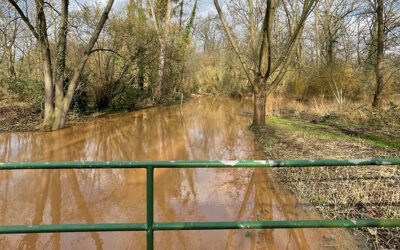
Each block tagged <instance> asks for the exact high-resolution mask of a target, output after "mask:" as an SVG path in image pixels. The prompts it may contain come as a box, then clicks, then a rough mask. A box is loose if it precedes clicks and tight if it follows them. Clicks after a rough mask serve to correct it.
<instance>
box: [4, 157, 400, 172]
mask: <svg viewBox="0 0 400 250" xmlns="http://www.w3.org/2000/svg"><path fill="white" fill-rule="evenodd" d="M386 165H400V158H391V159H384V158H375V159H352V160H284V161H273V160H254V161H113V162H105V161H101V162H90V161H73V162H3V163H0V170H17V169H99V168H147V167H154V168H232V167H240V168H265V167H275V168H276V167H334V166H386Z"/></svg>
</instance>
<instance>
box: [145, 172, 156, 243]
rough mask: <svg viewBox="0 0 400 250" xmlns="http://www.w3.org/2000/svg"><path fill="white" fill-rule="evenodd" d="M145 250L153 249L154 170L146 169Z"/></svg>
mask: <svg viewBox="0 0 400 250" xmlns="http://www.w3.org/2000/svg"><path fill="white" fill-rule="evenodd" d="M146 193H147V200H146V202H147V221H146V231H147V250H153V249H154V230H153V223H154V168H153V167H147V191H146Z"/></svg>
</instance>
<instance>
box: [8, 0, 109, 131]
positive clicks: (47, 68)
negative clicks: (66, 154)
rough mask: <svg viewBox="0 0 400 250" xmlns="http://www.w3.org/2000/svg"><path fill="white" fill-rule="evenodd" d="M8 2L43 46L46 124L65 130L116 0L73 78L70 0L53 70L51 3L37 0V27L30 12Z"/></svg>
mask: <svg viewBox="0 0 400 250" xmlns="http://www.w3.org/2000/svg"><path fill="white" fill-rule="evenodd" d="M8 2H9V3H10V4H11V5H12V6H13V7H14V8H15V10H16V11H17V12H18V14H19V15H20V17H21V18H22V20H23V21H24V22H25V24H26V25H27V26H28V28H29V30H30V31H31V32H32V34H33V36H34V37H35V38H36V40H37V42H38V44H39V46H40V50H41V55H42V63H43V72H44V76H43V77H44V83H45V112H44V121H43V126H44V127H47V128H51V129H52V130H58V129H62V128H64V126H65V120H66V117H67V114H68V111H69V108H70V106H71V102H72V98H73V96H74V93H75V90H76V88H77V85H78V84H79V80H80V76H81V74H82V72H83V69H84V67H85V64H86V62H87V60H88V59H89V56H90V54H91V53H92V49H93V47H94V45H95V43H96V41H97V39H98V38H99V35H100V32H101V30H102V29H103V26H104V24H105V22H106V21H107V19H108V15H109V12H110V10H111V8H112V6H113V3H114V0H108V2H107V5H106V7H105V8H104V10H103V13H102V15H101V17H100V19H99V21H98V23H97V25H96V28H95V31H94V33H93V34H92V36H91V37H90V39H89V42H88V43H87V44H86V46H85V48H84V50H83V53H82V55H81V59H80V61H79V63H78V65H77V66H76V67H75V69H74V71H73V74H72V76H71V79H69V76H68V75H67V74H66V72H65V68H66V66H65V65H66V59H67V58H66V55H67V53H66V51H67V36H68V24H69V23H68V17H69V0H62V1H61V13H60V15H61V25H60V27H59V31H58V39H57V41H58V43H57V49H56V67H55V72H53V63H52V58H51V53H50V44H49V36H48V33H47V30H48V24H47V19H46V14H45V6H46V5H48V3H47V2H45V1H44V0H35V7H36V28H35V27H34V25H33V24H32V22H31V20H29V18H28V15H27V14H26V13H25V12H24V11H23V10H22V8H21V7H20V6H19V5H18V3H17V2H16V1H15V0H8ZM67 81H69V85H68V88H67V90H66V91H64V87H65V85H66V82H67ZM54 94H55V95H54Z"/></svg>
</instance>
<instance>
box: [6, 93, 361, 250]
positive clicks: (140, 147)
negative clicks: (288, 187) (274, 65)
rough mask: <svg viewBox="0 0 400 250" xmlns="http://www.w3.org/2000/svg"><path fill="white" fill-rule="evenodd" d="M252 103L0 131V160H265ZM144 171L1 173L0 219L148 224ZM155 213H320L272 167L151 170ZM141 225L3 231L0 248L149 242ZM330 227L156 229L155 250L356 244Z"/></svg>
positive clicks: (167, 217)
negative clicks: (275, 175) (118, 229)
mask: <svg viewBox="0 0 400 250" xmlns="http://www.w3.org/2000/svg"><path fill="white" fill-rule="evenodd" d="M251 107H252V106H251V103H249V102H248V101H235V100H231V99H226V98H199V99H193V100H191V101H189V102H188V103H186V104H184V105H183V107H182V108H181V107H180V106H179V105H178V106H169V107H160V108H153V109H147V110H141V111H136V112H130V113H122V114H115V115H108V116H104V117H100V118H98V119H96V121H95V122H93V123H90V124H85V125H80V126H74V127H70V128H67V129H64V130H61V131H57V132H44V133H5V134H0V161H2V162H4V161H83V160H85V161H122V160H132V161H141V160H215V159H225V160H240V159H262V158H263V156H262V155H261V154H260V153H259V152H258V151H257V149H256V146H255V138H254V135H253V133H252V132H250V131H248V130H247V127H248V125H249V124H250V123H251ZM145 188H146V181H145V171H144V170H133V169H132V170H119V169H114V170H104V169H103V170H19V171H0V209H1V214H0V224H1V225H22V224H24V225H36V224H60V223H124V222H145V217H146V205H145ZM154 197H155V209H154V210H155V216H154V219H155V221H158V222H178V221H233V220H296V219H318V216H316V215H315V213H313V212H311V210H310V209H308V208H305V207H304V206H302V205H301V204H300V203H299V202H297V201H296V199H295V198H294V197H293V196H292V195H290V194H289V193H288V192H287V191H285V189H284V188H283V187H282V186H280V185H279V184H278V183H276V181H274V179H273V175H272V173H270V172H269V170H263V169H259V170H254V169H156V170H155V195H154ZM145 237H146V235H145V233H144V232H107V233H97V232H96V233H62V234H59V233H57V234H30V235H28V234H27V235H0V246H1V249H145V247H146V238H145ZM356 247H357V246H356V244H355V243H354V241H353V240H351V238H350V237H349V236H348V235H347V234H345V233H343V232H341V231H338V230H336V229H326V230H322V229H304V230H302V229H294V230H293V229H292V230H287V229H274V230H222V231H217V230H210V231H179V232H178V231H172V232H155V249H321V248H327V249H344V248H348V249H354V248H356Z"/></svg>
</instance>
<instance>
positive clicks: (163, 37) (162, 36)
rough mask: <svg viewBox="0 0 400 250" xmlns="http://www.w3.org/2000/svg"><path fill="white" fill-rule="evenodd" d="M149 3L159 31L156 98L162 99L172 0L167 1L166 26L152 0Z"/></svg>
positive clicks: (154, 22)
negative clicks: (162, 24)
mask: <svg viewBox="0 0 400 250" xmlns="http://www.w3.org/2000/svg"><path fill="white" fill-rule="evenodd" d="M148 4H149V6H150V10H151V16H152V19H153V24H154V28H155V29H156V31H157V35H158V39H159V42H160V55H159V60H158V73H157V83H156V88H155V93H154V95H155V98H156V99H157V100H160V99H161V96H162V89H163V77H164V70H165V57H166V46H167V39H168V34H169V26H170V21H171V0H167V3H166V14H165V17H164V23H165V24H164V27H163V29H162V26H161V25H160V21H159V20H158V18H157V16H158V15H156V12H155V9H154V7H153V3H152V0H148Z"/></svg>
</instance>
